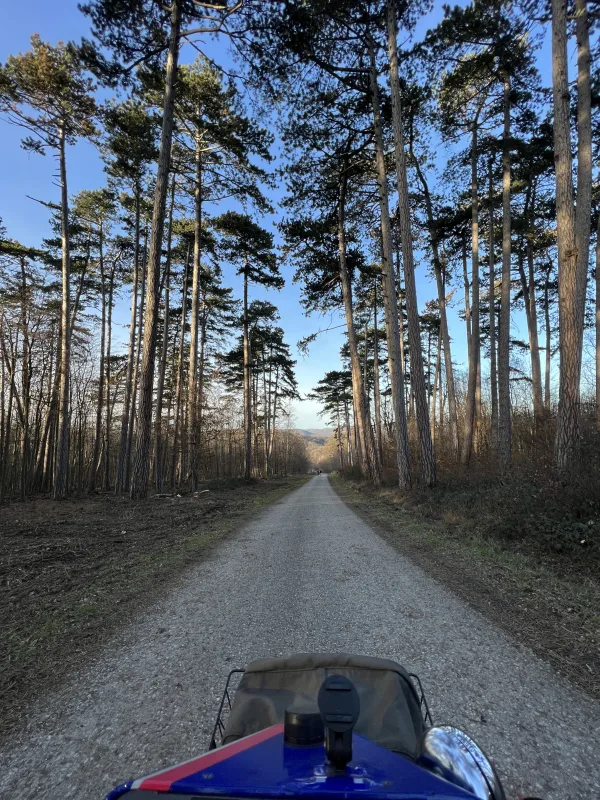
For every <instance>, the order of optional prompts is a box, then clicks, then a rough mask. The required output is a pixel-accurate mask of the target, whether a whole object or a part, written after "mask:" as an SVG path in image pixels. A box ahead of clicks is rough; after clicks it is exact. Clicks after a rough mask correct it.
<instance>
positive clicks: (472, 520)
mask: <svg viewBox="0 0 600 800" xmlns="http://www.w3.org/2000/svg"><path fill="white" fill-rule="evenodd" d="M594 480H597V479H596V478H594ZM333 482H334V486H335V487H336V489H337V490H338V492H339V493H340V495H341V496H342V497H343V499H344V500H345V501H346V502H347V503H349V505H351V506H352V507H353V508H354V509H355V510H356V511H357V512H358V513H359V514H360V515H361V516H363V517H364V518H365V519H366V520H367V521H368V522H370V523H371V524H372V525H373V526H374V527H375V528H376V530H378V531H379V532H380V534H381V535H382V536H384V537H385V538H386V539H387V540H388V541H389V542H390V543H391V544H392V545H393V546H394V547H395V548H396V549H398V550H399V551H400V552H402V553H405V554H406V555H408V556H409V557H410V558H411V559H412V560H414V561H415V562H416V563H418V564H419V565H421V566H422V567H423V568H424V569H425V570H426V571H428V572H429V573H430V574H432V575H434V577H436V578H437V579H439V580H441V581H442V582H444V583H446V584H447V585H448V586H450V588H452V589H453V590H454V591H455V592H456V593H457V594H459V595H460V596H462V597H463V598H464V599H466V600H467V601H469V602H470V603H471V604H472V605H474V606H475V607H476V608H478V609H479V610H480V611H481V612H482V613H483V614H484V615H486V616H488V617H490V618H491V619H492V620H494V621H495V622H496V623H497V624H499V625H500V626H501V627H503V628H504V629H506V630H508V631H509V632H510V633H511V634H512V635H513V636H514V637H515V638H516V639H518V640H519V641H520V642H522V643H523V644H525V645H526V646H528V647H531V648H532V649H533V650H534V651H536V652H537V653H538V654H539V655H540V656H542V657H543V658H545V659H547V660H548V661H550V663H552V664H553V666H554V667H555V668H556V669H557V670H558V671H560V672H561V673H563V674H564V675H566V676H568V677H569V678H570V679H571V680H572V681H574V682H575V683H577V684H578V685H579V686H581V687H582V688H584V689H585V690H586V691H587V692H589V693H590V694H592V695H594V696H596V697H600V570H599V564H600V546H599V545H600V540H599V535H598V527H599V525H600V520H599V517H598V504H597V500H596V498H595V497H594V496H593V495H591V494H590V493H589V491H588V490H587V489H586V487H585V486H584V485H583V483H584V482H583V483H582V484H580V485H578V486H577V485H576V486H571V487H569V488H567V487H565V486H564V485H559V484H556V483H554V482H552V481H542V480H541V479H540V478H538V479H537V480H535V481H531V480H527V479H525V478H524V477H520V478H517V477H513V478H512V479H511V480H510V481H499V480H498V479H497V478H492V477H488V478H483V477H482V476H481V475H480V476H479V479H478V480H477V481H476V482H475V481H474V480H473V477H472V475H471V476H466V475H461V474H460V473H458V474H456V473H455V474H453V475H452V476H443V477H442V480H441V481H440V485H439V486H438V487H437V488H436V489H435V490H433V491H432V490H425V489H418V488H417V489H415V490H413V491H412V492H410V493H404V494H403V493H401V492H400V491H398V490H397V489H394V488H391V487H385V488H383V489H381V490H380V491H378V492H376V491H374V490H372V489H371V488H369V487H366V486H364V484H362V483H360V482H357V481H356V480H355V479H347V478H344V477H342V476H336V477H334V481H333ZM588 489H589V487H588ZM582 496H584V497H586V500H585V503H583V504H582V502H581V500H582ZM590 523H591V524H590ZM582 541H583V542H584V543H583V544H582Z"/></svg>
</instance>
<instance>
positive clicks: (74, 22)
mask: <svg viewBox="0 0 600 800" xmlns="http://www.w3.org/2000/svg"><path fill="white" fill-rule="evenodd" d="M25 9H26V13H25ZM441 14H442V4H441V3H439V2H436V4H435V8H434V10H433V11H432V13H431V14H428V15H427V16H426V17H425V18H423V19H422V20H421V22H420V23H419V26H418V29H417V33H416V35H417V37H419V36H420V35H422V34H423V33H424V32H425V30H426V29H427V28H429V27H431V26H432V25H434V24H435V23H436V21H437V20H438V19H439V18H440V17H441ZM33 33H39V34H40V36H41V37H42V39H44V40H46V41H48V42H50V43H51V44H55V43H56V42H57V41H59V40H62V41H68V40H78V39H80V38H81V36H84V35H88V33H89V27H88V22H87V20H86V18H85V17H83V15H81V14H80V12H79V11H78V10H77V2H76V0H58V2H55V3H48V2H44V0H29V2H28V3H27V4H26V6H20V5H19V4H9V5H8V6H7V7H6V8H5V10H4V14H3V25H2V26H1V27H0V61H4V60H5V59H6V57H7V56H8V55H10V54H14V53H17V52H21V51H23V50H26V49H27V48H28V45H29V39H30V36H31V35H32V34H33ZM194 56H195V51H194V50H193V49H192V48H191V47H189V46H188V47H187V48H184V50H183V53H182V59H183V61H184V62H185V61H192V60H193V58H194ZM539 60H540V64H539V66H540V70H541V72H542V76H543V78H544V83H545V84H546V85H548V83H549V65H550V59H549V51H548V47H544V48H543V50H542V52H541V53H540V59H539ZM20 139H21V132H20V130H19V129H18V128H16V127H13V126H11V125H9V124H8V123H7V122H6V121H5V120H3V119H0V153H2V156H3V157H2V162H3V163H2V167H3V169H2V174H3V182H2V184H1V185H0V217H2V219H3V222H4V225H5V226H6V228H7V231H8V235H9V237H11V238H14V239H18V240H20V241H22V242H23V243H25V244H31V245H36V244H38V243H39V242H40V241H41V239H42V238H43V237H44V236H47V235H48V234H49V232H50V231H49V225H48V212H47V209H45V208H44V207H43V206H41V205H39V204H38V203H36V202H35V201H34V200H31V199H29V198H28V195H29V196H30V197H34V198H38V199H40V200H46V201H57V199H58V187H57V186H56V181H55V178H54V176H55V173H56V163H55V162H54V159H53V158H52V157H51V156H46V157H40V156H39V155H36V154H32V153H26V152H25V151H23V150H22V149H21V147H20ZM68 167H69V194H70V195H73V194H75V193H77V192H78V191H80V190H81V189H94V188H99V187H101V186H102V185H103V184H104V182H105V177H104V173H103V169H102V162H101V161H100V158H99V156H98V153H97V151H96V150H95V148H94V147H93V146H92V145H90V144H88V143H85V142H82V143H79V144H77V145H76V146H75V147H72V148H70V149H69V153H68ZM281 196H282V191H281V190H280V189H276V190H274V191H273V192H271V198H272V201H273V204H274V205H276V204H277V200H278V198H280V197H281ZM213 213H214V212H213ZM278 218H279V214H278V213H277V212H276V213H275V215H274V217H273V219H268V220H265V221H263V223H264V224H265V226H266V227H269V226H271V225H272V224H273V223H274V222H275V221H277V219H278ZM426 272H427V270H426V267H425V266H423V267H420V268H419V269H418V272H417V292H418V297H419V304H420V306H421V308H422V307H423V306H424V303H425V301H426V300H429V299H431V298H433V297H434V296H436V291H435V285H434V282H433V281H432V280H431V279H430V278H429V277H428V275H427V274H426ZM284 275H285V278H286V286H285V288H284V289H283V290H282V291H280V292H275V291H272V292H270V293H267V294H265V292H264V291H261V290H259V289H258V288H255V289H254V291H253V297H268V298H269V299H270V300H271V302H273V303H274V304H276V305H277V306H278V308H279V309H280V313H281V318H282V323H281V324H282V327H283V328H284V330H285V332H286V339H287V341H288V342H289V343H290V344H291V345H292V349H293V351H294V352H295V350H296V348H295V345H296V342H297V341H298V340H299V339H301V338H303V337H304V336H306V335H307V334H310V333H313V332H314V331H316V330H319V329H322V328H327V327H329V326H334V325H338V324H340V323H341V322H342V319H341V317H340V318H339V319H338V318H336V317H333V318H332V317H330V316H329V315H328V316H327V317H317V316H314V315H313V316H311V317H309V318H306V317H305V316H304V314H303V311H302V308H301V306H300V287H299V286H297V285H295V284H293V283H292V280H291V278H292V276H291V274H289V273H284ZM224 282H225V284H226V285H228V286H233V287H234V292H235V294H236V295H237V296H238V297H239V296H241V282H240V279H239V278H237V277H236V276H235V274H234V271H233V269H231V268H228V267H227V265H225V267H224ZM455 297H456V298H462V293H461V291H460V290H459V291H457V292H456V295H455ZM459 302H460V301H459V300H457V302H456V303H455V305H454V306H453V307H452V308H451V309H450V330H451V335H452V336H453V357H454V360H455V361H457V362H458V363H460V362H462V361H463V360H464V358H465V352H466V341H465V333H464V323H463V322H462V321H461V320H460V319H459V317H458V311H459V307H458V304H459ZM128 315H129V312H128V299H127V298H125V299H121V300H119V301H117V304H116V308H115V324H116V325H117V326H121V328H120V330H116V331H115V338H116V340H117V341H119V340H121V341H122V342H124V341H125V339H126V335H127V332H126V330H125V325H126V324H127V322H128ZM512 333H513V336H515V337H518V338H525V337H526V328H525V325H524V322H523V321H522V320H521V318H520V315H519V316H515V318H514V319H513V331H512ZM342 341H343V337H342V332H341V330H340V329H337V330H334V331H331V332H329V333H327V334H323V335H321V336H319V337H318V339H317V341H316V342H315V343H314V344H313V345H312V346H311V349H310V353H309V355H308V356H303V355H301V354H297V353H296V357H297V359H298V363H297V377H298V382H299V387H300V391H301V393H302V394H304V393H306V392H308V391H310V390H311V389H312V388H313V387H314V386H315V384H316V383H317V381H318V380H319V379H320V378H321V377H322V376H323V374H324V373H325V372H326V371H327V370H329V369H334V368H336V367H337V365H338V363H339V356H338V353H339V348H340V345H341V344H342ZM318 411H319V407H318V405H317V404H315V403H312V402H311V401H304V402H302V403H297V404H296V405H295V408H294V413H295V422H296V424H297V426H298V427H301V428H310V427H323V425H324V424H325V423H324V422H323V420H322V419H321V418H320V417H319V416H318Z"/></svg>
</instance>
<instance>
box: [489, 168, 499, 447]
mask: <svg viewBox="0 0 600 800" xmlns="http://www.w3.org/2000/svg"><path fill="white" fill-rule="evenodd" d="M488 166H489V173H488V175H489V188H488V204H489V209H488V214H489V217H488V262H489V266H490V293H489V304H490V312H489V324H490V395H491V403H492V419H491V436H490V439H491V448H492V452H493V453H495V452H496V449H497V447H498V375H497V372H496V269H495V253H494V162H493V160H492V159H491V158H490V160H489V165H488Z"/></svg>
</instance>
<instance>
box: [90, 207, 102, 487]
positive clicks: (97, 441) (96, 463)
mask: <svg viewBox="0 0 600 800" xmlns="http://www.w3.org/2000/svg"><path fill="white" fill-rule="evenodd" d="M98 236H99V245H98V246H99V261H100V285H101V287H102V288H101V292H100V298H101V299H100V302H101V303H102V308H101V311H100V314H101V322H100V373H99V376H98V399H97V402H96V428H95V432H94V446H93V449H92V458H91V461H90V474H89V481H88V492H93V491H94V489H95V488H96V475H97V474H98V469H99V468H100V459H101V452H100V445H101V442H102V417H103V414H102V411H103V408H104V356H105V349H106V274H105V271H104V241H103V239H104V229H103V225H102V218H101V219H100V227H99V230H98Z"/></svg>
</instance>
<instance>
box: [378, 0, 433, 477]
mask: <svg viewBox="0 0 600 800" xmlns="http://www.w3.org/2000/svg"><path fill="white" fill-rule="evenodd" d="M386 9H387V34H388V53H389V61H390V87H391V93H392V122H393V130H394V156H395V162H396V178H397V186H398V209H399V217H400V238H401V244H402V265H403V267H404V291H405V293H406V312H407V315H408V336H409V340H410V342H411V347H410V352H409V354H410V379H411V385H412V389H413V394H414V396H415V405H416V414H417V432H418V437H419V453H420V467H421V477H422V479H423V482H424V483H425V485H426V486H433V485H434V484H435V481H436V468H435V454H434V452H433V445H432V442H431V427H430V425H429V408H428V406H427V393H426V389H425V374H424V370H423V354H422V352H421V331H420V325H419V304H418V301H417V287H416V282H415V267H414V256H413V242H412V231H411V220H410V205H409V198H408V181H407V176H406V155H405V152H404V133H403V130H402V102H401V97H400V78H399V75H398V50H397V42H396V6H395V4H394V0H386Z"/></svg>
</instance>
